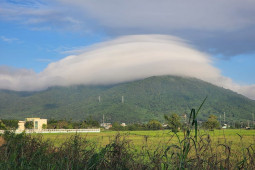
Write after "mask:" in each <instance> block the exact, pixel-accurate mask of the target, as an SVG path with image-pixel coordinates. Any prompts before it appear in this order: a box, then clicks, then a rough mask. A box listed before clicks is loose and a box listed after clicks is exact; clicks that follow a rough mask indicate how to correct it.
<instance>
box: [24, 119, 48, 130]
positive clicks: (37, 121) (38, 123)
mask: <svg viewBox="0 0 255 170" xmlns="http://www.w3.org/2000/svg"><path fill="white" fill-rule="evenodd" d="M26 121H32V122H33V123H34V129H35V130H42V129H43V124H45V125H47V119H40V118H26Z"/></svg>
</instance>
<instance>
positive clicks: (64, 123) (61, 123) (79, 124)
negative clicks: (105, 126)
mask: <svg viewBox="0 0 255 170" xmlns="http://www.w3.org/2000/svg"><path fill="white" fill-rule="evenodd" d="M95 127H100V124H99V122H98V121H96V120H93V119H92V118H89V119H88V120H82V121H72V120H54V119H50V120H49V121H48V124H47V129H86V128H95Z"/></svg>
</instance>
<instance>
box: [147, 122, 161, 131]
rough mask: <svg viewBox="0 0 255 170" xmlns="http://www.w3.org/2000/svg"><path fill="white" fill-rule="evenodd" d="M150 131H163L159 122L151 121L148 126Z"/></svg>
mask: <svg viewBox="0 0 255 170" xmlns="http://www.w3.org/2000/svg"><path fill="white" fill-rule="evenodd" d="M147 127H148V129H151V130H160V129H162V124H161V123H160V122H159V121H157V120H150V121H149V122H148V124H147Z"/></svg>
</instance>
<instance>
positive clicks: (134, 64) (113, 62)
mask: <svg viewBox="0 0 255 170" xmlns="http://www.w3.org/2000/svg"><path fill="white" fill-rule="evenodd" d="M211 60H212V58H211V57H210V56H208V55H207V54H205V53H201V52H199V51H197V50H195V49H193V48H192V47H191V46H189V45H188V44H187V43H186V42H185V41H184V40H181V39H179V38H177V37H173V36H166V35H133V36H124V37H119V38H117V39H114V40H111V41H108V42H104V43H100V44H97V45H94V46H91V47H89V48H86V49H84V51H83V53H81V54H79V55H71V56H67V57H66V58H64V59H62V60H60V61H57V62H53V63H50V64H49V65H48V67H47V68H46V69H45V70H44V71H42V72H41V73H39V74H36V73H34V72H33V71H30V70H13V69H12V70H10V69H8V68H6V67H1V68H0V88H2V89H10V90H28V91H31V90H41V89H45V88H47V87H50V86H68V85H79V84H84V85H103V84H113V83H121V82H127V81H132V80H137V79H141V78H146V77H150V76H157V75H179V76H189V77H196V78H199V79H202V80H205V81H207V82H211V83H213V84H216V85H218V86H223V87H225V88H229V89H232V90H234V91H237V92H239V93H242V94H244V95H246V96H248V97H250V98H253V99H255V92H254V89H255V87H254V85H253V86H245V87H242V86H240V85H238V84H236V83H234V82H232V80H231V79H230V78H227V77H224V76H222V75H221V73H220V70H219V69H217V68H215V67H214V66H212V61H211ZM248 90H249V92H248Z"/></svg>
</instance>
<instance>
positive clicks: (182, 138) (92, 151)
mask: <svg viewBox="0 0 255 170" xmlns="http://www.w3.org/2000/svg"><path fill="white" fill-rule="evenodd" d="M188 132H189V131H188V130H187V131H186V134H185V135H184V132H178V133H177V134H174V133H173V132H170V131H169V130H160V131H121V132H116V131H103V132H100V133H79V134H75V133H72V134H66V133H61V134H60V133H59V134H32V135H30V134H24V133H22V134H14V133H5V134H3V135H2V136H0V139H1V140H2V146H1V145H0V155H1V157H0V169H35V168H36V167H40V168H41V169H254V168H255V130H230V129H227V130H215V131H204V130H199V131H198V135H197V137H195V132H197V131H192V132H191V133H189V134H187V133H188Z"/></svg>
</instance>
